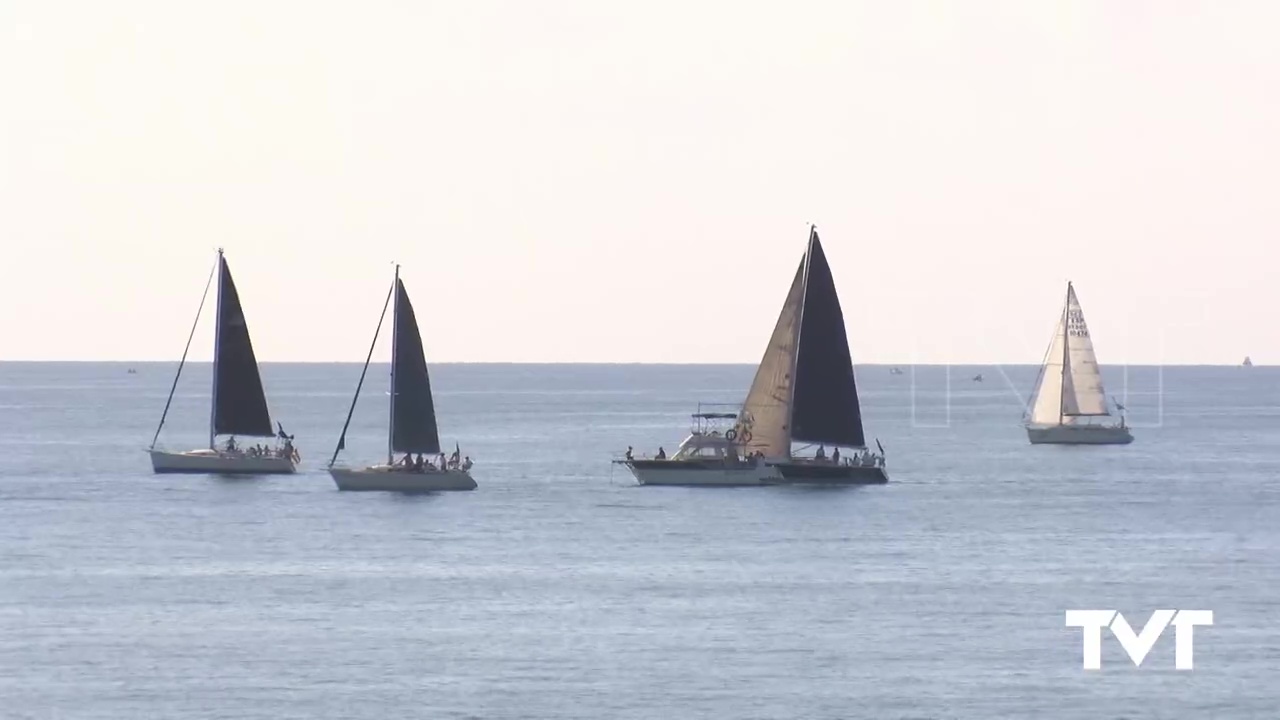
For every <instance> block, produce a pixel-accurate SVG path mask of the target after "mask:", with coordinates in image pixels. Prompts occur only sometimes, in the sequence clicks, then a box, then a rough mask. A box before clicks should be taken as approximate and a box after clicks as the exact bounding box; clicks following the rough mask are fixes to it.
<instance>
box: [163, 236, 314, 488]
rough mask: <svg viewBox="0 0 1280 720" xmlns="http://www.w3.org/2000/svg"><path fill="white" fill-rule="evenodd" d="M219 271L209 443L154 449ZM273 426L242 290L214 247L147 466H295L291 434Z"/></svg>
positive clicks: (251, 471) (269, 470)
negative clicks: (269, 443)
mask: <svg viewBox="0 0 1280 720" xmlns="http://www.w3.org/2000/svg"><path fill="white" fill-rule="evenodd" d="M215 274H216V275H217V277H218V300H217V311H216V313H215V315H216V321H215V327H214V344H213V348H214V349H213V393H212V398H211V402H210V411H209V447H207V448H200V449H198V450H189V451H187V452H169V451H165V450H157V449H156V442H157V441H158V440H159V439H160V431H161V429H163V428H164V421H165V418H166V417H168V415H169V406H170V405H172V404H173V393H174V391H175V390H177V388H178V378H180V377H182V368H183V367H185V366H186V363H187V353H188V351H190V349H191V339H192V338H193V337H195V332H196V326H197V325H199V322H200V314H201V312H202V311H203V310H204V303H205V300H206V299H207V298H208V295H209V285H210V284H212V282H213V277H214V275H215ZM274 427H276V428H278V431H277V430H273V429H272V428H273V426H272V424H271V415H270V413H269V412H268V410H267V396H266V393H264V392H263V390H262V377H261V376H260V375H259V374H258V361H257V358H256V357H254V354H253V343H252V342H251V341H250V339H249V326H248V325H247V324H246V323H245V319H244V310H243V308H241V307H240V295H239V293H237V292H236V284H235V281H233V280H232V279H231V268H230V267H228V265H227V260H226V258H225V257H223V254H222V248H219V249H218V259H217V262H216V263H215V265H214V268H213V271H211V273H210V275H209V282H207V283H205V288H204V295H203V296H201V298H200V307H199V309H198V310H196V321H195V323H194V324H193V325H192V326H191V333H190V335H188V336H187V346H186V349H184V350H183V351H182V361H181V362H179V363H178V372H177V374H176V375H174V378H173V386H172V387H170V388H169V399H168V400H166V401H165V404H164V412H163V413H161V415H160V425H159V426H158V427H157V428H156V434H155V436H154V437H153V438H152V439H151V446H150V447H149V448H148V449H147V452H148V453H149V454H150V455H151V467H152V468H153V469H154V470H155V472H157V473H208V474H218V475H272V474H276V475H278V474H288V473H292V472H294V469H295V467H296V463H297V462H298V460H299V458H298V452H297V450H296V449H294V447H293V437H292V436H290V435H286V434H285V432H284V428H283V427H282V426H280V425H279V424H277V425H275V426H274ZM219 436H227V437H228V440H227V442H226V443H225V444H224V445H222V446H221V447H219V446H218V443H217V440H218V437H219ZM236 436H240V437H249V438H275V439H276V440H277V441H278V442H277V443H276V444H275V446H274V447H266V446H262V445H255V446H252V447H244V446H242V445H239V444H237V443H236Z"/></svg>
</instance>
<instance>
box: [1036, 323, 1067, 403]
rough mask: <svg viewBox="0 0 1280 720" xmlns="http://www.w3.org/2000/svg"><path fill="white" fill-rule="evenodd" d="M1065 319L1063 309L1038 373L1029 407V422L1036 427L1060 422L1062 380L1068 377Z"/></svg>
mask: <svg viewBox="0 0 1280 720" xmlns="http://www.w3.org/2000/svg"><path fill="white" fill-rule="evenodd" d="M1066 317H1067V316H1066V311H1065V309H1064V311H1063V313H1062V315H1060V316H1059V317H1058V327H1057V328H1056V329H1055V330H1054V332H1053V340H1052V341H1051V342H1050V343H1049V353H1048V354H1047V355H1045V359H1044V367H1043V368H1042V369H1041V371H1040V386H1039V387H1037V388H1036V395H1035V399H1034V400H1033V401H1032V405H1031V422H1033V423H1035V424H1037V425H1057V424H1058V423H1059V422H1061V420H1062V385H1063V378H1065V377H1068V374H1067V373H1066V372H1064V371H1063V370H1064V366H1063V363H1064V362H1066V360H1067V355H1066V353H1065V352H1063V346H1064V343H1065V342H1066V332H1065V329H1064V328H1065V326H1064V323H1065V322H1066Z"/></svg>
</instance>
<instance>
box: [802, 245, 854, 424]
mask: <svg viewBox="0 0 1280 720" xmlns="http://www.w3.org/2000/svg"><path fill="white" fill-rule="evenodd" d="M808 264H809V268H808V271H807V273H806V278H805V281H806V282H805V294H804V306H803V310H802V311H801V313H802V314H801V318H800V342H799V347H798V348H797V357H796V372H795V379H794V383H795V390H794V396H793V400H792V405H791V437H792V439H794V440H799V441H801V442H810V443H826V444H830V445H844V446H851V447H864V446H865V445H866V438H865V437H864V436H863V433H862V409H861V408H860V407H859V406H858V386H857V384H856V383H855V382H854V379H853V360H852V358H851V357H850V355H849V338H848V336H847V335H846V334H845V327H844V313H843V312H841V310H840V298H839V297H838V296H837V295H836V284H835V279H834V278H833V277H832V275H831V266H830V265H828V264H827V256H826V253H824V252H823V251H822V243H821V242H820V241H819V240H818V231H817V230H816V229H814V230H812V231H811V232H810V235H809V257H808Z"/></svg>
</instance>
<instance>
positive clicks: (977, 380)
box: [973, 373, 982, 382]
mask: <svg viewBox="0 0 1280 720" xmlns="http://www.w3.org/2000/svg"><path fill="white" fill-rule="evenodd" d="M973 381H974V382H982V373H978V374H977V375H974V376H973Z"/></svg>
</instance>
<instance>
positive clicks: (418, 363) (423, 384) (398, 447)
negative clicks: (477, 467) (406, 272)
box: [391, 277, 440, 455]
mask: <svg viewBox="0 0 1280 720" xmlns="http://www.w3.org/2000/svg"><path fill="white" fill-rule="evenodd" d="M392 347H393V350H392V354H393V356H394V357H393V358H392V370H391V394H392V398H391V449H392V450H393V451H394V452H403V453H426V454H431V455H434V454H436V453H438V452H440V436H439V433H438V431H437V429H436V411H435V404H434V402H433V401H432V399H431V378H430V376H429V375H428V374H427V361H426V358H425V356H424V355H423V351H422V336H421V335H420V334H419V333H418V320H417V318H416V317H415V316H414V313H413V304H412V303H410V302H409V293H407V292H405V289H404V283H403V282H402V281H401V280H400V279H399V277H397V278H396V312H395V339H394V341H393V343H392Z"/></svg>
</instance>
